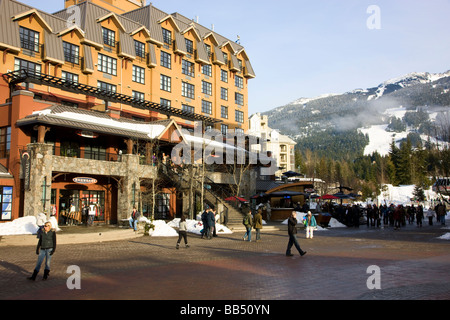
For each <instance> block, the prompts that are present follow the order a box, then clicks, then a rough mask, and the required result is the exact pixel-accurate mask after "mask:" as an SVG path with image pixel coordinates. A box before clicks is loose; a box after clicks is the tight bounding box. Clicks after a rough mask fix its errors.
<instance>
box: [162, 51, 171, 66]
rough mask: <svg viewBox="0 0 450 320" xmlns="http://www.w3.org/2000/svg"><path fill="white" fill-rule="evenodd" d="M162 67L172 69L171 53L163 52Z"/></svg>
mask: <svg viewBox="0 0 450 320" xmlns="http://www.w3.org/2000/svg"><path fill="white" fill-rule="evenodd" d="M161 66H163V67H165V68H168V69H170V68H172V55H171V54H170V53H167V52H164V51H161Z"/></svg>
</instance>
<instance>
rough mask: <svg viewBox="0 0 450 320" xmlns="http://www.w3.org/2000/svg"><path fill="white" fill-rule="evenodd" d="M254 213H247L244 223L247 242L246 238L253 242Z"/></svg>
mask: <svg viewBox="0 0 450 320" xmlns="http://www.w3.org/2000/svg"><path fill="white" fill-rule="evenodd" d="M252 222H253V219H252V213H251V212H250V210H248V211H247V214H246V215H245V217H244V220H243V221H242V223H243V224H244V226H245V229H246V232H245V234H244V237H243V240H244V241H245V238H247V241H249V242H250V241H252Z"/></svg>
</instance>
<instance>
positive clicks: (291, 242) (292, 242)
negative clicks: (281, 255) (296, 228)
mask: <svg viewBox="0 0 450 320" xmlns="http://www.w3.org/2000/svg"><path fill="white" fill-rule="evenodd" d="M293 245H295V247H296V248H297V250H298V252H299V253H300V254H301V253H302V252H303V250H302V249H301V248H300V245H299V244H298V240H297V235H296V234H290V235H289V243H288V246H287V249H286V255H289V254H291V248H292V246H293Z"/></svg>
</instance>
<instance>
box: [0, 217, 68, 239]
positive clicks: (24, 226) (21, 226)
mask: <svg viewBox="0 0 450 320" xmlns="http://www.w3.org/2000/svg"><path fill="white" fill-rule="evenodd" d="M49 221H50V222H51V224H52V228H54V229H56V230H57V231H60V229H59V227H58V223H57V221H56V218H55V217H50V219H49ZM37 230H38V225H37V224H36V217H34V216H30V217H23V218H18V219H16V220H14V221H11V222H6V223H2V224H0V236H13V235H26V234H36V233H37Z"/></svg>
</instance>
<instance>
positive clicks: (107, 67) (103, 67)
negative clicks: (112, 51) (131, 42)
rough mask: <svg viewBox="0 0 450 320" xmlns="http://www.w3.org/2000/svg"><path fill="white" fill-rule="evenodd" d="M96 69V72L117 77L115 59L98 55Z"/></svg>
mask: <svg viewBox="0 0 450 320" xmlns="http://www.w3.org/2000/svg"><path fill="white" fill-rule="evenodd" d="M97 69H98V71H101V72H104V73H107V74H112V75H113V76H117V59H114V58H111V57H108V56H105V55H104V54H101V53H99V54H98V65H97Z"/></svg>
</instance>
